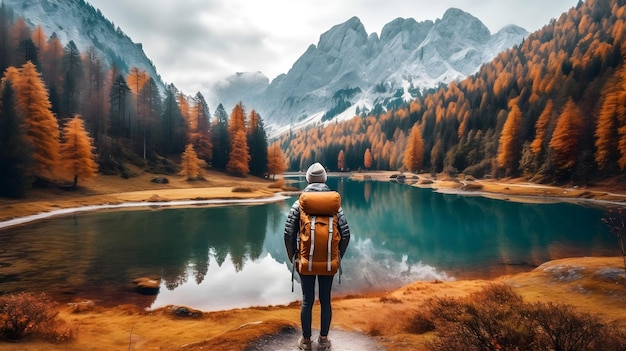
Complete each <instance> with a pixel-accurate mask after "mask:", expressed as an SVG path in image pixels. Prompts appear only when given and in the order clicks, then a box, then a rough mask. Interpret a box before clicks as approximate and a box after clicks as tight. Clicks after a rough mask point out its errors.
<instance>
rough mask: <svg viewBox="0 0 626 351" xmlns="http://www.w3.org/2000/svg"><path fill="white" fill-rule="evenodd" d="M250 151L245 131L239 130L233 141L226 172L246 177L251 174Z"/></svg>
mask: <svg viewBox="0 0 626 351" xmlns="http://www.w3.org/2000/svg"><path fill="white" fill-rule="evenodd" d="M249 164H250V150H249V149H248V141H247V136H246V131H245V129H241V130H239V131H238V132H237V133H236V134H235V137H234V138H233V139H232V141H231V147H230V154H229V157H228V164H227V165H226V171H228V173H231V174H236V175H241V176H243V175H246V174H248V173H249V172H250V166H249Z"/></svg>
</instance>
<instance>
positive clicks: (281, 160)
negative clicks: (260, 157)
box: [267, 141, 287, 179]
mask: <svg viewBox="0 0 626 351" xmlns="http://www.w3.org/2000/svg"><path fill="white" fill-rule="evenodd" d="M286 170H287V162H286V159H285V154H284V153H283V150H282V149H281V148H280V143H279V142H278V141H277V142H275V143H274V144H272V145H270V147H269V148H268V149H267V173H268V174H270V175H271V176H272V179H276V175H277V174H283V172H285V171H286Z"/></svg>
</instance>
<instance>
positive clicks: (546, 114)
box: [530, 100, 554, 155]
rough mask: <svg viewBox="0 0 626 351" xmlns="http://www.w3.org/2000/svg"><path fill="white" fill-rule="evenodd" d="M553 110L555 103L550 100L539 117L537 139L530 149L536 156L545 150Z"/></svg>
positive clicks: (536, 125) (536, 126)
mask: <svg viewBox="0 0 626 351" xmlns="http://www.w3.org/2000/svg"><path fill="white" fill-rule="evenodd" d="M553 110H554V103H553V102H552V100H548V102H547V103H546V107H544V109H543V111H542V112H541V115H539V118H537V122H535V139H533V141H532V143H531V144H530V149H531V151H532V152H533V153H534V154H535V155H536V154H538V153H540V152H541V151H542V149H543V144H544V142H545V138H546V132H547V130H548V125H549V124H550V120H551V119H552V112H553Z"/></svg>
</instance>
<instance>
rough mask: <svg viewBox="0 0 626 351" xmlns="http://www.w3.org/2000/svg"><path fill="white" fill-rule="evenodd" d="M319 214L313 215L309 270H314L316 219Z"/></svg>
mask: <svg viewBox="0 0 626 351" xmlns="http://www.w3.org/2000/svg"><path fill="white" fill-rule="evenodd" d="M316 218H317V216H312V217H311V249H310V250H309V272H310V271H312V270H313V251H314V250H315V219H316Z"/></svg>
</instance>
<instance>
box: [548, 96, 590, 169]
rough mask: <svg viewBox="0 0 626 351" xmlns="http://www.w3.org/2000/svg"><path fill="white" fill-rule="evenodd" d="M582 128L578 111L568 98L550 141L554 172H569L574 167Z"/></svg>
mask: <svg viewBox="0 0 626 351" xmlns="http://www.w3.org/2000/svg"><path fill="white" fill-rule="evenodd" d="M582 126H583V122H582V117H581V112H580V109H579V108H578V106H576V103H574V101H573V100H572V99H571V98H570V99H569V100H568V101H567V103H566V104H565V107H563V112H561V114H560V115H559V117H558V119H557V122H556V128H555V129H554V133H553V134H552V139H550V149H551V150H552V152H553V160H554V167H555V169H556V170H571V169H572V168H573V167H574V165H576V161H577V160H578V156H579V151H580V150H579V145H580V134H581V131H582Z"/></svg>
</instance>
